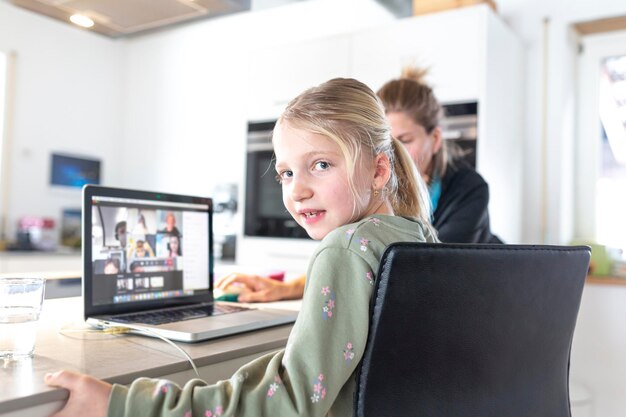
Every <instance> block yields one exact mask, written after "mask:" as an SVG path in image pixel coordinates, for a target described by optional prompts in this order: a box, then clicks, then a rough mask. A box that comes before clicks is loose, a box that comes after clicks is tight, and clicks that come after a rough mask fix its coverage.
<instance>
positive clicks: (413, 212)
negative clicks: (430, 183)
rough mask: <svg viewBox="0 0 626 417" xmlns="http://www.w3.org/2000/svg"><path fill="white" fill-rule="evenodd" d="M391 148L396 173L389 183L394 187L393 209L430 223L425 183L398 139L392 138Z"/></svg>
mask: <svg viewBox="0 0 626 417" xmlns="http://www.w3.org/2000/svg"><path fill="white" fill-rule="evenodd" d="M392 148H393V164H394V170H395V173H396V181H395V184H390V185H391V187H393V188H395V190H391V191H392V193H391V194H392V196H393V198H392V199H391V204H392V207H393V210H394V212H395V213H396V215H398V216H410V217H417V218H418V219H420V220H421V221H422V222H423V223H424V224H425V225H430V212H431V207H430V198H429V196H428V189H427V188H426V184H425V183H424V180H422V177H421V176H420V175H419V173H418V171H417V168H416V167H415V164H414V163H413V160H412V159H411V156H410V155H409V153H408V152H407V150H406V149H405V147H404V146H403V145H402V143H400V141H399V140H398V139H396V138H392ZM394 191H395V192H394Z"/></svg>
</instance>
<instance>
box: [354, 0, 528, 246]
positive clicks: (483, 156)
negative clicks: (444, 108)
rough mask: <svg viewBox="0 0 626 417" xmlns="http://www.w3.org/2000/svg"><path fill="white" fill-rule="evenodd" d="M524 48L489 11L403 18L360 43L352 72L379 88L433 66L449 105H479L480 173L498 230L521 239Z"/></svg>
mask: <svg viewBox="0 0 626 417" xmlns="http://www.w3.org/2000/svg"><path fill="white" fill-rule="evenodd" d="M524 64H525V63H524V61H523V48H522V43H521V41H520V40H519V39H518V38H517V37H516V36H515V35H514V34H513V32H512V31H511V30H510V29H509V28H508V27H507V26H506V25H505V24H504V23H503V22H502V20H501V19H500V18H499V17H498V16H497V15H496V14H495V13H494V12H493V11H492V10H491V9H490V8H489V7H488V6H486V5H480V6H475V7H465V8H460V9H454V10H451V11H448V12H443V13H434V14H428V15H424V16H418V17H412V18H408V19H403V20H401V21H399V22H395V23H393V24H389V25H386V26H384V27H380V28H378V29H375V30H367V31H364V32H362V33H357V34H355V35H354V36H353V38H352V63H351V74H352V76H353V77H355V78H357V79H359V80H361V81H363V82H365V83H366V84H368V85H369V86H370V87H372V88H373V89H375V90H376V89H378V88H380V87H381V86H382V85H383V84H384V83H385V82H386V81H388V80H390V79H393V78H398V77H399V75H400V72H401V69H402V68H403V67H404V66H407V65H417V66H419V67H421V68H428V69H429V73H428V76H427V77H426V81H427V82H428V83H429V84H430V85H432V86H433V89H434V92H435V95H436V96H437V98H438V99H439V101H440V102H442V103H453V102H463V101H477V102H478V142H477V155H476V166H477V170H478V171H479V172H480V173H481V175H482V176H483V177H484V178H485V180H486V181H487V183H488V184H489V189H490V194H491V199H490V204H489V212H490V216H491V226H492V230H493V232H494V233H496V234H498V235H499V236H500V237H501V238H503V239H504V240H505V241H506V242H507V243H519V242H520V241H521V225H522V209H521V205H522V201H521V197H522V187H523V183H522V155H523V146H522V145H523V136H522V134H523V116H524V115H523V102H524V93H523V88H522V85H523V81H524V77H523V67H524Z"/></svg>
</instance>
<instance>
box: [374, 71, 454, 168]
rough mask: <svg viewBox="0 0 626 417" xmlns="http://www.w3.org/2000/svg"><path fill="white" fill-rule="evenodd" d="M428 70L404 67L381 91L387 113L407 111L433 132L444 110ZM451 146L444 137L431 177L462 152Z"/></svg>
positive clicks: (415, 120) (435, 157)
mask: <svg viewBox="0 0 626 417" xmlns="http://www.w3.org/2000/svg"><path fill="white" fill-rule="evenodd" d="M427 73H428V70H427V69H418V68H413V67H407V68H404V69H403V70H402V75H401V76H400V78H398V79H395V80H391V81H388V82H387V83H385V85H383V86H382V87H381V88H380V89H379V90H378V92H377V94H378V97H379V98H380V100H381V101H382V103H383V106H384V107H385V112H386V113H389V112H401V113H404V114H406V115H407V116H408V117H410V118H411V119H412V120H413V121H414V122H415V123H417V124H418V125H420V126H422V127H423V128H424V130H426V133H428V134H431V133H432V132H433V130H434V129H435V128H436V127H437V126H439V120H440V119H441V116H442V114H443V112H442V109H441V106H440V105H439V102H438V101H437V98H436V97H435V94H434V93H433V90H432V88H430V86H428V85H427V84H426V83H425V82H424V76H425V75H426V74H427ZM450 146H451V145H450V144H449V143H448V141H445V140H444V141H443V142H442V144H441V147H440V148H439V151H438V152H437V153H435V154H434V155H433V158H432V160H431V163H430V172H427V174H428V176H429V178H430V179H431V180H432V179H434V178H435V177H436V176H439V177H440V178H443V176H444V174H445V173H446V167H447V165H448V163H449V162H451V158H452V157H455V156H456V155H457V154H458V150H457V149H452V148H450Z"/></svg>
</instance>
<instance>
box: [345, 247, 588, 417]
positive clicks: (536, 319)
mask: <svg viewBox="0 0 626 417" xmlns="http://www.w3.org/2000/svg"><path fill="white" fill-rule="evenodd" d="M589 257H590V249H589V248H588V247H586V246H578V247H572V246H569V247H562V246H561V247H559V246H531V245H496V244H482V245H469V244H468V245H453V244H417V243H397V244H393V245H390V246H389V247H388V248H387V250H386V252H385V255H384V256H383V259H382V262H381V264H380V269H379V271H378V277H377V282H376V287H375V290H374V294H373V298H372V306H371V310H370V313H371V317H370V331H369V335H368V342H367V347H366V349H365V353H364V356H363V359H362V361H361V364H360V368H359V371H358V376H357V392H356V394H355V404H354V406H355V407H354V410H355V415H356V416H359V417H362V416H384V417H400V416H415V417H425V416H433V417H435V416H436V417H442V416H445V417H490V416H493V417H518V416H519V417H522V416H524V417H529V416H532V417H570V415H571V414H570V404H569V387H568V382H569V381H568V378H569V357H570V348H571V343H572V337H573V334H574V327H575V325H576V317H577V315H578V308H579V305H580V299H581V296H582V291H583V287H584V282H585V277H586V274H587V268H588V265H589Z"/></svg>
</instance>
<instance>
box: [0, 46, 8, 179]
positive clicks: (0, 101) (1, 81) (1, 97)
mask: <svg viewBox="0 0 626 417" xmlns="http://www.w3.org/2000/svg"><path fill="white" fill-rule="evenodd" d="M7 60H8V58H7V54H5V53H4V52H2V51H0V186H1V185H2V160H3V159H2V154H3V152H2V151H3V150H4V115H5V113H6V111H5V104H6V101H7V100H6V85H7V82H6V79H7Z"/></svg>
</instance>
